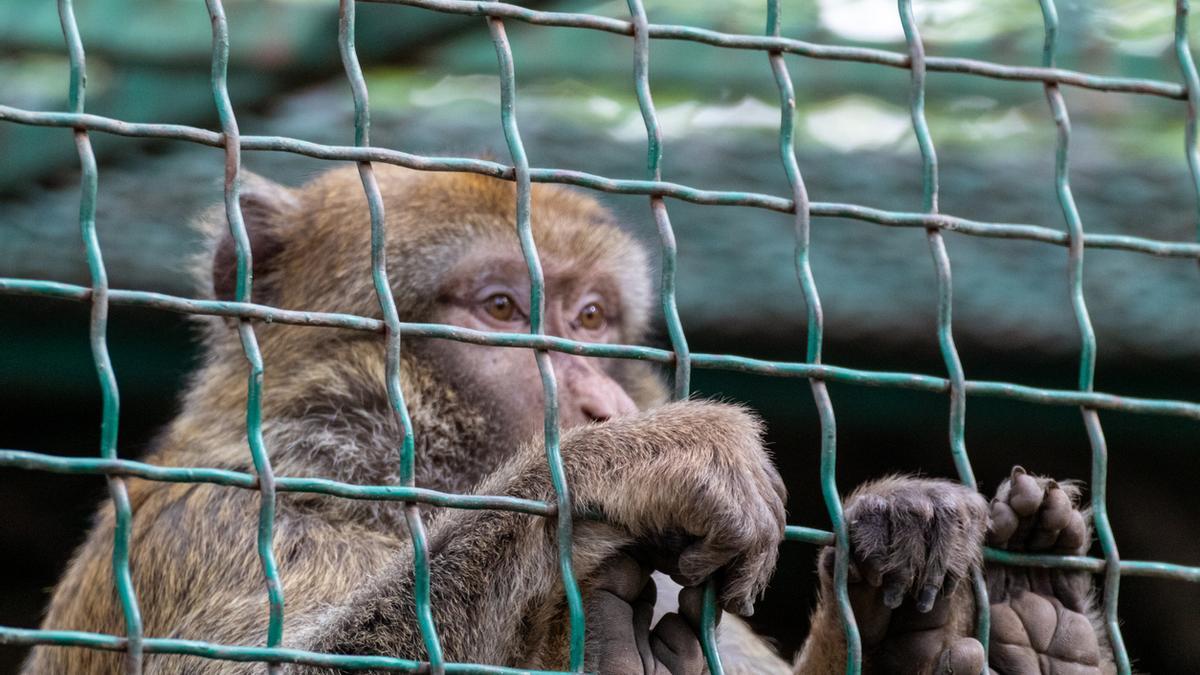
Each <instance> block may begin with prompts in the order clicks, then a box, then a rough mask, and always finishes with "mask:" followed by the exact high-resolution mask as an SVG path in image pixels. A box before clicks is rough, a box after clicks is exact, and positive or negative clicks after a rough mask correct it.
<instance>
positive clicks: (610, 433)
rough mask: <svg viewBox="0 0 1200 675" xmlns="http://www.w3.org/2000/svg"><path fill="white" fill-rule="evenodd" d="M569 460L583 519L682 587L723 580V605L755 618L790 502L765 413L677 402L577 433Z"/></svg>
mask: <svg viewBox="0 0 1200 675" xmlns="http://www.w3.org/2000/svg"><path fill="white" fill-rule="evenodd" d="M562 456H563V464H564V467H565V469H566V471H567V478H568V481H569V483H570V485H571V491H572V494H573V497H574V501H575V505H576V508H577V509H578V510H579V512H580V515H584V514H588V513H592V514H595V513H598V514H599V515H600V517H601V518H602V519H603V520H604V521H605V522H607V523H608V524H609V525H611V526H614V527H616V528H617V529H618V530H620V531H623V532H624V534H625V536H626V537H628V542H627V543H628V544H633V546H634V547H635V548H636V549H638V554H639V556H641V557H642V558H643V559H644V560H650V561H653V562H652V566H654V567H656V568H657V569H661V570H662V571H664V572H666V573H668V574H670V575H671V576H672V578H673V579H674V580H675V581H676V582H678V583H679V584H680V585H682V586H685V587H686V586H696V585H699V584H700V583H701V582H702V581H703V580H704V579H706V578H707V577H709V576H711V575H714V574H717V575H718V579H719V581H720V583H721V590H720V595H719V598H720V603H721V606H722V607H724V608H725V609H727V610H729V611H732V612H734V613H736V614H741V615H750V614H752V613H753V611H754V600H755V599H756V598H757V597H758V595H759V594H761V592H762V591H763V589H764V588H765V587H766V585H767V581H768V580H769V579H770V577H771V574H772V573H773V572H774V570H775V562H776V559H777V558H778V555H779V543H780V541H781V540H782V539H783V529H784V499H785V497H786V490H785V488H784V486H783V481H782V479H780V477H779V473H778V472H777V471H776V469H775V466H774V464H772V462H771V458H770V456H769V455H768V454H767V451H766V449H765V448H764V447H763V441H762V424H761V422H760V421H759V420H758V419H757V418H756V417H754V416H753V415H751V414H750V413H749V412H747V411H746V410H744V409H743V408H739V407H737V406H732V405H725V404H719V403H710V402H701V401H684V402H679V403H672V404H669V405H665V406H662V407H660V408H656V409H654V410H651V411H648V412H644V413H640V414H638V415H633V416H629V417H624V418H618V419H614V420H611V421H609V422H605V423H603V424H596V425H593V426H588V427H580V428H576V429H573V430H571V431H569V432H567V433H565V434H564V435H563V439H562ZM539 462H541V463H542V464H543V465H544V462H545V460H544V458H540V459H539ZM579 544H580V545H581V546H584V547H586V546H587V545H588V542H587V541H586V535H584V534H581V536H580V541H579ZM605 557H607V556H605ZM664 561H665V562H664Z"/></svg>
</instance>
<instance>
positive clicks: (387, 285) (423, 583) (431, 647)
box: [338, 0, 446, 675]
mask: <svg viewBox="0 0 1200 675" xmlns="http://www.w3.org/2000/svg"><path fill="white" fill-rule="evenodd" d="M354 5H355V3H354V0H341V2H340V3H339V7H338V51H339V53H340V54H341V58H342V65H343V66H344V67H345V70H346V78H347V79H348V80H349V81H350V89H351V92H352V93H353V96H354V145H355V146H356V147H360V148H361V147H368V146H370V144H371V114H370V106H369V103H368V96H367V81H366V78H364V77H363V73H362V67H361V66H360V65H359V63H358V52H357V51H356V50H355V48H354ZM358 174H359V178H360V180H361V181H362V186H363V192H364V193H365V196H366V199H367V209H368V211H369V212H370V216H371V279H372V281H373V283H374V286H375V295H376V297H377V298H378V301H379V308H380V311H381V312H382V313H383V323H384V328H385V333H384V334H385V339H386V341H387V345H386V359H385V360H386V378H387V397H388V403H389V405H390V406H391V408H392V414H393V415H394V416H395V417H396V421H397V423H399V424H400V428H401V429H402V430H403V439H402V441H401V444H400V448H399V455H400V457H399V460H400V468H399V478H400V485H402V486H404V487H407V488H412V487H414V485H415V478H414V474H415V470H414V467H415V462H416V459H415V448H414V438H413V426H412V419H411V417H410V416H409V414H408V406H407V405H406V404H405V402H404V392H403V390H402V389H401V387H400V346H401V345H400V340H401V328H400V315H399V312H398V310H397V309H396V299H395V297H394V296H393V295H392V285H391V282H390V281H389V280H388V273H387V216H386V214H385V213H384V207H383V195H382V194H381V193H380V191H379V182H378V181H377V180H376V179H375V172H374V170H373V169H372V168H371V163H370V162H359V163H358ZM404 520H405V523H406V524H407V526H408V534H409V539H410V540H411V541H412V547H413V581H414V584H413V602H414V605H415V607H414V611H415V614H416V617H417V624H418V627H419V628H420V631H421V640H422V642H423V643H424V645H425V653H426V655H427V656H428V658H429V664H430V669H431V671H432V672H433V673H435V675H440V674H441V673H444V672H445V669H446V665H445V662H444V661H445V659H444V657H443V656H442V645H441V641H440V640H439V639H438V634H437V626H436V625H435V624H434V621H433V606H432V604H431V603H430V599H429V597H430V581H429V544H428V538H427V537H426V534H425V524H424V522H423V521H422V519H421V511H420V509H419V508H418V506H417V503H416V502H415V501H410V502H407V503H406V504H405V505H404Z"/></svg>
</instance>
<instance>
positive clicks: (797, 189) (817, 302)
mask: <svg viewBox="0 0 1200 675" xmlns="http://www.w3.org/2000/svg"><path fill="white" fill-rule="evenodd" d="M780 20H781V16H780V6H779V0H767V29H766V32H767V34H768V35H769V36H772V37H779V32H780ZM767 59H768V61H769V62H770V64H771V72H772V74H773V75H774V77H775V85H776V87H777V88H778V90H779V159H780V161H781V162H782V163H783V169H784V173H786V174H787V179H788V185H790V186H791V188H792V201H793V202H794V203H795V205H796V209H795V210H796V216H795V222H794V225H793V228H794V230H795V235H796V252H795V265H796V277H797V280H798V281H799V282H800V289H801V291H802V293H803V294H804V303H805V307H806V310H807V322H806V323H807V326H808V335H807V343H808V344H807V348H806V350H805V359H806V360H807V361H808V363H810V364H813V365H819V364H820V363H821V341H822V339H823V338H824V334H825V315H824V312H823V311H822V309H821V296H820V294H819V293H818V292H817V282H816V279H815V278H814V276H813V271H812V264H811V262H810V248H809V239H810V235H811V229H812V228H811V226H812V218H811V215H810V203H809V200H808V188H807V187H806V186H805V184H804V178H803V176H802V175H801V174H800V163H799V162H798V161H797V159H796V147H795V145H796V141H795V131H796V91H795V87H794V86H793V85H792V76H791V74H790V73H789V72H788V69H787V63H786V62H785V61H784V58H783V52H782V51H779V50H775V51H771V52H769V53H768V55H767ZM809 387H810V388H811V389H812V395H813V401H814V402H815V403H816V406H817V415H818V418H819V420H820V425H821V496H822V497H823V498H824V500H825V509H826V510H827V511H828V512H829V519H830V521H831V522H832V524H833V532H834V537H833V541H832V542H831V543H832V544H833V546H834V559H833V589H834V594H835V598H836V602H835V603H834V608H835V611H836V613H837V616H838V619H839V620H840V621H841V623H842V633H843V634H844V635H845V637H846V673H847V675H857V673H860V672H862V638H861V636H860V635H859V632H858V625H857V623H856V622H855V619H854V609H853V607H851V605H850V591H849V586H848V584H849V578H850V532H849V529H848V527H847V525H846V518H845V516H844V514H843V513H842V500H841V495H840V494H839V492H838V488H837V418H836V416H835V415H834V410H833V401H832V399H831V398H830V397H829V390H828V388H827V386H826V384H825V381H824V380H820V379H817V378H810V379H809Z"/></svg>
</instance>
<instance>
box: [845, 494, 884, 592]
mask: <svg viewBox="0 0 1200 675" xmlns="http://www.w3.org/2000/svg"><path fill="white" fill-rule="evenodd" d="M889 512H890V505H889V504H888V502H887V501H886V500H884V499H882V498H880V497H879V496H877V495H864V496H863V497H861V498H860V499H858V500H857V501H855V502H854V504H853V507H852V510H851V513H850V518H849V521H850V547H851V551H852V552H853V559H854V560H855V561H856V563H857V567H858V571H859V573H860V574H861V575H862V578H863V579H865V580H866V582H867V583H868V584H870V585H871V586H873V587H876V588H878V587H879V586H882V585H883V573H884V571H885V568H886V561H887V558H888V542H889V541H891V539H892V523H891V518H890V517H889Z"/></svg>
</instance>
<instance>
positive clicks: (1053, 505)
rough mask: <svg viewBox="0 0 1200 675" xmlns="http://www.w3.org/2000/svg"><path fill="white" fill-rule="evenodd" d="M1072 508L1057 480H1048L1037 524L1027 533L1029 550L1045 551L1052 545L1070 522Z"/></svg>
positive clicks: (1069, 499)
mask: <svg viewBox="0 0 1200 675" xmlns="http://www.w3.org/2000/svg"><path fill="white" fill-rule="evenodd" d="M1074 510H1075V509H1074V507H1073V506H1072V505H1071V498H1070V497H1069V496H1067V493H1066V492H1065V491H1063V489H1062V488H1060V487H1059V486H1058V483H1057V482H1055V481H1053V480H1052V481H1049V482H1048V483H1047V484H1046V491H1045V494H1044V496H1043V498H1042V505H1041V508H1040V509H1039V510H1038V516H1037V525H1036V526H1035V527H1034V529H1033V531H1032V532H1031V533H1030V535H1029V542H1028V544H1027V547H1028V548H1029V550H1031V551H1045V550H1047V549H1049V548H1051V547H1053V546H1054V543H1055V542H1056V541H1057V540H1058V534H1059V532H1062V530H1063V528H1065V527H1066V526H1067V525H1068V524H1069V523H1070V522H1071V513H1072V512H1073V511H1074Z"/></svg>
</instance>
